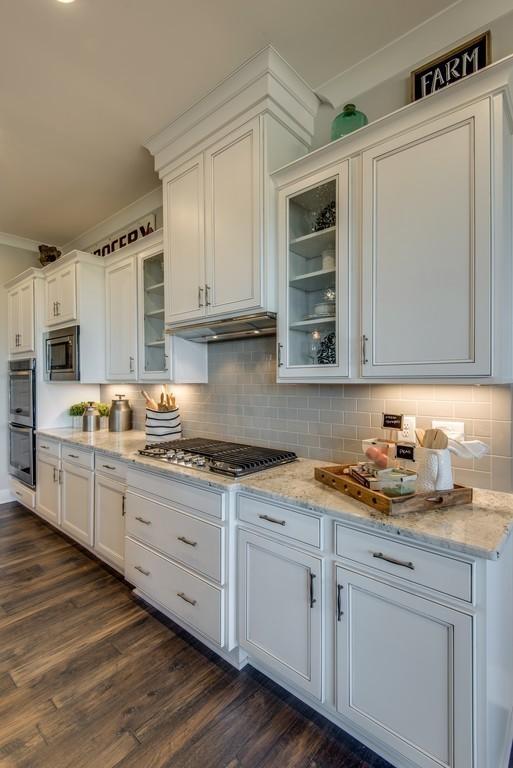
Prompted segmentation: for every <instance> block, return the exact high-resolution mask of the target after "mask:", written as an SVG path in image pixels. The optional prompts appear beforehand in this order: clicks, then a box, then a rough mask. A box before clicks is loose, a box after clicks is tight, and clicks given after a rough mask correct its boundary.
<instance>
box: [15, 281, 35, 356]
mask: <svg viewBox="0 0 513 768" xmlns="http://www.w3.org/2000/svg"><path fill="white" fill-rule="evenodd" d="M18 309H19V315H18V332H19V334H20V335H19V346H18V352H34V351H35V347H34V283H33V282H32V280H31V281H30V282H29V283H25V284H24V285H22V286H21V287H20V300H19V305H18Z"/></svg>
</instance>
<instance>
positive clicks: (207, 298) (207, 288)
mask: <svg viewBox="0 0 513 768" xmlns="http://www.w3.org/2000/svg"><path fill="white" fill-rule="evenodd" d="M211 304H212V302H211V301H210V286H209V285H207V284H206V283H205V306H206V307H210V306H211Z"/></svg>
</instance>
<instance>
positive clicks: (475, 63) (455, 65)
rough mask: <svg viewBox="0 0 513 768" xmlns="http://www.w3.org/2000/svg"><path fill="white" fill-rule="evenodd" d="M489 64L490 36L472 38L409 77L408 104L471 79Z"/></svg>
mask: <svg viewBox="0 0 513 768" xmlns="http://www.w3.org/2000/svg"><path fill="white" fill-rule="evenodd" d="M490 61H491V42H490V32H489V31H488V32H483V34H482V35H479V36H478V37H474V38H473V39H472V40H469V41H468V42H466V43H463V45H460V46H458V48H454V49H453V50H452V51H449V53H444V55H443V56H440V57H439V58H437V59H434V61H430V62H429V63H427V64H423V65H422V67H419V68H418V69H415V70H414V71H413V72H412V73H411V100H412V101H417V100H418V99H423V98H424V96H429V95H430V94H432V93H435V92H436V91H440V90H442V88H446V87H447V86H448V85H452V84H453V83H455V82H457V81H458V80H462V79H463V78H464V77H468V76H469V75H473V74H474V72H478V71H479V70H480V69H483V68H484V67H486V66H488V64H490Z"/></svg>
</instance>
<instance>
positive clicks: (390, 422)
mask: <svg viewBox="0 0 513 768" xmlns="http://www.w3.org/2000/svg"><path fill="white" fill-rule="evenodd" d="M402 428H403V415H402V414H401V415H398V414H393V413H384V414H383V429H398V430H399V431H401V429H402Z"/></svg>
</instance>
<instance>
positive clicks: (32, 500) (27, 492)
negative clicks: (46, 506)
mask: <svg viewBox="0 0 513 768" xmlns="http://www.w3.org/2000/svg"><path fill="white" fill-rule="evenodd" d="M9 489H10V491H11V493H12V494H13V496H15V497H16V500H17V501H19V503H20V504H23V506H25V507H28V508H29V509H34V508H35V506H36V492H35V491H33V490H32V488H27V486H26V485H23V483H19V482H18V481H17V480H16V479H15V478H14V477H10V478H9Z"/></svg>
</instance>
